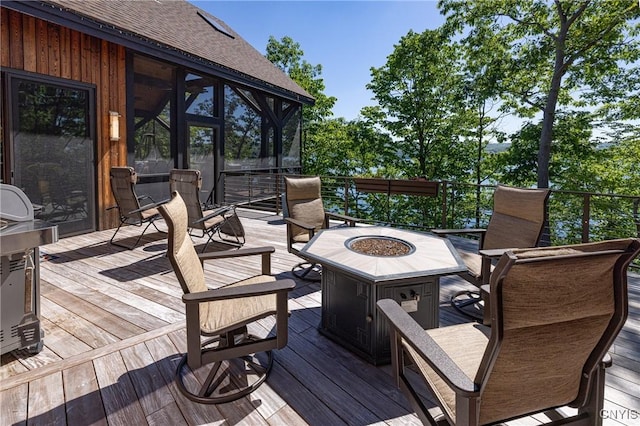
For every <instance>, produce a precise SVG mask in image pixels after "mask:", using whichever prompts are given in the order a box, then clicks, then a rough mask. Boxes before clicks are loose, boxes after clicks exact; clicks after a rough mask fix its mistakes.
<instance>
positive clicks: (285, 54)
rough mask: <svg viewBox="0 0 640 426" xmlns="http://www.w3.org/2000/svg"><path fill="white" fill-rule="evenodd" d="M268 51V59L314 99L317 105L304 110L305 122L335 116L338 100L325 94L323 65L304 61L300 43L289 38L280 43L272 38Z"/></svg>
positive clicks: (283, 38)
mask: <svg viewBox="0 0 640 426" xmlns="http://www.w3.org/2000/svg"><path fill="white" fill-rule="evenodd" d="M266 50H267V54H266V55H265V56H266V57H267V59H269V60H270V61H271V62H272V63H273V64H275V65H276V66H277V67H278V68H280V69H281V70H282V71H284V72H285V73H286V74H287V75H288V76H289V77H291V79H292V80H293V81H295V82H296V83H298V84H299V85H300V87H302V88H303V89H305V90H306V91H307V92H309V94H310V95H311V96H313V97H314V99H315V105H313V106H310V107H308V106H305V107H304V108H303V112H302V117H303V120H304V122H305V123H312V122H314V121H321V120H324V119H327V118H329V117H331V116H332V115H333V112H332V111H331V109H332V108H333V106H334V105H335V103H336V100H337V99H336V98H335V97H334V96H327V95H326V94H325V93H324V90H325V86H324V80H323V79H322V77H321V75H322V65H320V64H318V65H311V64H310V63H309V62H307V61H306V60H305V59H303V56H304V51H303V50H302V49H301V47H300V43H297V42H295V41H294V40H293V39H292V38H291V37H288V36H285V37H282V39H281V40H280V41H278V40H276V38H275V37H273V36H270V37H269V42H268V43H267V49H266Z"/></svg>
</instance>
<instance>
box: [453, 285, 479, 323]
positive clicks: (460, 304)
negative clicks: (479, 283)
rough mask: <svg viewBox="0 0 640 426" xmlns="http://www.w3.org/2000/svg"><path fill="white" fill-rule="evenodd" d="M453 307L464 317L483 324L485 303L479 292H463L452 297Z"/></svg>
mask: <svg viewBox="0 0 640 426" xmlns="http://www.w3.org/2000/svg"><path fill="white" fill-rule="evenodd" d="M451 306H453V307H454V309H455V310H456V311H458V312H460V313H461V314H462V315H464V316H466V317H468V318H471V319H474V320H476V321H478V322H479V323H482V322H483V318H484V314H483V310H484V302H483V300H482V297H481V296H480V292H479V291H477V290H461V291H458V292H456V293H454V294H453V296H451Z"/></svg>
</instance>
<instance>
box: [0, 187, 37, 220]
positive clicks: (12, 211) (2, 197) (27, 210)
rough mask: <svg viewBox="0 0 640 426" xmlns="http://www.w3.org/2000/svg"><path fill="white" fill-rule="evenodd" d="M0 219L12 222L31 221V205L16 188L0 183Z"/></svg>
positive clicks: (25, 196) (24, 195) (27, 198)
mask: <svg viewBox="0 0 640 426" xmlns="http://www.w3.org/2000/svg"><path fill="white" fill-rule="evenodd" d="M0 219H4V220H8V221H13V222H27V221H32V220H33V205H32V204H31V201H30V200H29V197H27V195H26V194H25V193H24V192H22V190H20V189H19V188H18V187H15V186H13V185H7V184H3V183H0Z"/></svg>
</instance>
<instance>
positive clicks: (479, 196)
mask: <svg viewBox="0 0 640 426" xmlns="http://www.w3.org/2000/svg"><path fill="white" fill-rule="evenodd" d="M293 175H299V169H290V168H288V169H286V170H285V169H269V170H260V171H246V172H244V171H242V172H239V171H234V172H229V173H225V175H224V183H225V185H224V187H225V192H224V201H225V202H227V203H234V204H240V205H244V206H247V207H251V208H256V209H261V210H267V211H274V212H278V213H280V212H282V210H283V194H284V179H283V178H284V176H293ZM320 178H321V180H322V197H323V201H324V204H325V208H326V209H327V210H329V211H333V212H336V213H343V214H347V215H351V216H355V217H358V218H360V219H362V220H364V221H365V222H369V223H374V224H378V225H386V226H393V227H399V228H405V229H413V230H417V231H428V230H430V229H433V228H482V227H485V226H486V225H487V223H488V221H489V218H490V217H491V213H492V205H493V199H492V197H493V191H494V189H495V186H492V185H474V184H467V183H458V182H448V181H438V182H436V183H437V193H436V194H428V195H412V194H403V193H398V192H394V191H387V192H371V191H366V190H362V185H360V186H359V185H358V184H357V181H358V178H357V177H352V176H321V177H320ZM367 180H369V179H367ZM380 181H381V183H384V182H388V181H389V180H386V179H380ZM394 182H401V181H394ZM404 182H406V181H404ZM409 192H411V191H409ZM546 228H547V230H546V232H545V233H544V234H543V237H542V243H543V244H545V245H560V244H576V243H580V242H589V241H598V240H603V239H614V238H626V237H640V196H635V195H623V194H602V193H593V192H579V191H562V190H552V191H551V195H550V197H549V208H548V226H547V227H546Z"/></svg>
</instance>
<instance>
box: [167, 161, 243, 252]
mask: <svg viewBox="0 0 640 426" xmlns="http://www.w3.org/2000/svg"><path fill="white" fill-rule="evenodd" d="M169 187H170V190H171V192H173V191H177V192H178V193H179V194H180V196H181V197H182V199H183V200H184V203H185V204H186V206H187V212H188V214H189V232H190V233H191V232H193V231H194V230H196V229H198V230H200V231H201V232H202V235H201V236H202V237H204V236H205V235H206V236H208V237H209V238H208V239H207V242H206V243H205V245H204V246H203V247H202V251H203V252H204V251H205V250H206V249H207V246H208V245H209V243H210V242H211V241H213V238H214V236H215V235H216V234H218V236H219V237H220V239H221V240H222V241H224V242H227V243H231V244H234V245H236V246H238V247H241V246H242V245H243V244H244V243H245V233H244V227H243V226H242V222H240V218H239V217H238V215H237V213H236V207H235V206H234V205H227V206H207V205H205V204H203V203H202V202H201V201H200V191H201V189H202V176H201V173H200V171H199V170H193V169H187V170H179V169H173V170H171V171H170V172H169ZM222 234H225V235H228V236H230V237H233V239H229V238H225V237H223V236H222Z"/></svg>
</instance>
